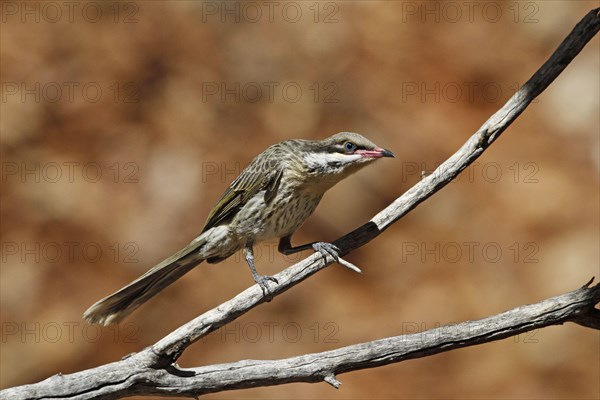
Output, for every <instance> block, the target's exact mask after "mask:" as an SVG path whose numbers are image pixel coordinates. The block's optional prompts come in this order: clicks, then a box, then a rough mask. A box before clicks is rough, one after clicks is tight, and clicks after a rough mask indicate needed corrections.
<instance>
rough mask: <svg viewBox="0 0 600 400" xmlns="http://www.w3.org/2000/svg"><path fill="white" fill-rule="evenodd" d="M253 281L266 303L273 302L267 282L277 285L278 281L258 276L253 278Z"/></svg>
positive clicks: (270, 277) (265, 276)
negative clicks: (258, 287)
mask: <svg viewBox="0 0 600 400" xmlns="http://www.w3.org/2000/svg"><path fill="white" fill-rule="evenodd" d="M254 280H255V281H256V283H257V284H258V286H260V289H261V290H262V292H263V296H265V299H266V301H271V300H273V293H272V292H271V289H269V282H275V283H276V284H279V281H278V280H277V279H276V278H274V277H272V276H270V275H258V276H256V277H255V278H254Z"/></svg>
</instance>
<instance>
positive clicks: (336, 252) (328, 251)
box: [312, 242, 362, 274]
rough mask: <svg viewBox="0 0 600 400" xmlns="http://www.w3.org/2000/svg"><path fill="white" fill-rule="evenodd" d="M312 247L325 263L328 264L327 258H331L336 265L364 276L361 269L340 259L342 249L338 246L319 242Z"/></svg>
mask: <svg viewBox="0 0 600 400" xmlns="http://www.w3.org/2000/svg"><path fill="white" fill-rule="evenodd" d="M312 247H313V249H315V251H316V252H318V253H319V254H321V256H323V261H325V262H327V256H330V257H331V258H333V260H334V261H335V262H336V263H338V264H340V265H343V266H344V267H346V268H348V269H351V270H352V271H354V272H358V273H359V274H362V271H361V270H360V268H358V267H357V266H356V265H354V264H352V263H350V262H348V261H346V260H344V259H343V258H342V257H340V249H339V247H337V246H336V245H334V244H331V243H327V242H317V243H315V244H313V246H312Z"/></svg>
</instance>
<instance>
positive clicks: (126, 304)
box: [83, 240, 204, 325]
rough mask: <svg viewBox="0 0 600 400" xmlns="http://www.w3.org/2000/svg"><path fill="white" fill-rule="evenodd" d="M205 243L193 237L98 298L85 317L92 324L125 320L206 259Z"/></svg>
mask: <svg viewBox="0 0 600 400" xmlns="http://www.w3.org/2000/svg"><path fill="white" fill-rule="evenodd" d="M203 244H204V243H203V242H202V241H198V240H196V241H193V242H192V243H190V244H189V245H187V246H186V247H185V248H184V249H182V250H180V251H178V252H177V253H175V254H173V255H172V256H171V257H169V258H167V259H166V260H164V261H162V262H161V263H159V264H158V265H156V266H155V267H154V268H152V269H150V270H149V271H148V272H146V273H145V274H144V275H142V276H140V277H139V278H138V279H136V280H135V281H133V282H131V283H130V284H129V285H127V286H125V287H124V288H122V289H120V290H118V291H117V292H115V293H113V294H111V295H109V296H107V297H105V298H103V299H102V300H99V301H97V302H96V303H95V304H94V305H92V306H91V307H90V308H88V309H87V311H86V312H85V313H84V314H83V318H85V319H86V320H87V321H88V322H89V323H91V324H100V325H110V324H114V323H119V322H121V321H122V320H123V319H124V318H125V317H126V316H128V315H129V314H131V313H132V312H133V311H134V310H135V309H136V308H138V307H139V306H141V305H142V304H144V303H145V302H146V301H148V300H149V299H150V298H152V297H154V296H155V295H157V294H158V293H159V292H160V291H161V290H163V289H164V288H166V287H167V286H169V285H170V284H172V283H173V282H175V281H176V280H177V279H179V278H181V277H182V276H183V275H185V274H186V273H187V272H189V271H190V270H191V269H192V268H194V267H195V266H196V265H198V264H199V263H201V262H202V261H204V258H203V257H202V256H201V255H200V254H199V251H198V250H199V248H200V247H201V246H202V245H203Z"/></svg>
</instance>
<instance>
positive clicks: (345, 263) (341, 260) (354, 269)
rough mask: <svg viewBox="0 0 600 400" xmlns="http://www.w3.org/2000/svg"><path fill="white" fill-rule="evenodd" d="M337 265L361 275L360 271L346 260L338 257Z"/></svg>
mask: <svg viewBox="0 0 600 400" xmlns="http://www.w3.org/2000/svg"><path fill="white" fill-rule="evenodd" d="M337 262H338V264H340V265H342V266H344V267H346V268H348V269H351V270H352V271H354V272H356V273H358V274H362V270H361V269H360V268H358V267H357V266H356V265H354V264H352V263H351V262H348V261H346V260H344V259H343V258H342V257H338V261H337Z"/></svg>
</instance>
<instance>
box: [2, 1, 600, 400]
mask: <svg viewBox="0 0 600 400" xmlns="http://www.w3.org/2000/svg"><path fill="white" fill-rule="evenodd" d="M597 5H598V2H596V1H590V2H586V1H577V2H570V1H552V2H491V3H486V2H473V3H468V4H466V3H463V2H439V3H438V2H401V1H397V2H389V1H368V2H367V1H357V2H278V1H275V2H264V3H262V2H244V3H238V2H192V1H177V2H175V1H152V2H150V1H145V2H119V3H118V2H70V3H69V2H65V3H62V2H35V1H31V2H10V1H8V2H3V3H2V5H1V6H2V28H1V29H2V31H1V42H0V44H1V74H0V76H1V80H2V103H1V125H0V126H1V140H2V149H1V155H2V197H1V217H2V224H1V235H2V240H1V246H2V252H1V254H2V266H1V323H2V342H1V369H0V386H1V387H2V388H6V387H9V386H14V385H21V384H25V383H33V382H37V381H39V380H42V379H45V378H46V377H48V376H50V375H52V374H55V373H57V372H62V373H71V372H75V371H79V370H82V369H86V368H92V367H95V366H98V365H100V364H103V363H107V362H110V361H114V360H118V359H120V358H121V357H123V356H124V355H126V354H128V353H130V352H134V351H138V350H140V349H142V348H144V347H146V346H148V345H151V344H153V343H154V342H156V341H157V340H158V339H160V338H162V337H163V336H165V335H166V334H167V333H169V332H170V331H172V330H173V329H175V328H176V327H178V326H180V325H181V324H183V323H185V322H187V321H188V320H190V319H192V318H193V317H195V316H197V315H199V314H201V313H202V312H204V311H206V310H209V309H211V308H213V307H215V306H217V305H219V304H220V303H222V302H223V301H225V300H227V299H229V298H231V297H233V296H234V295H236V294H237V293H239V292H240V291H242V290H244V289H246V288H247V287H248V286H250V285H251V284H252V283H253V281H252V278H251V275H250V272H249V270H248V267H247V265H246V263H245V262H244V261H243V258H242V257H240V255H239V254H238V255H236V256H234V257H231V258H230V259H228V260H227V261H225V262H223V263H221V264H216V265H206V264H202V265H201V267H199V268H197V269H196V270H194V271H192V272H190V273H189V274H188V275H187V276H185V278H184V279H182V280H180V281H179V282H177V283H176V284H174V285H173V286H171V287H169V288H168V289H167V290H165V291H164V292H163V293H162V294H161V295H160V296H158V297H156V298H155V299H153V300H152V301H150V302H149V303H147V304H146V305H145V306H143V307H142V308H141V309H139V310H138V311H137V312H135V313H134V314H133V315H131V316H130V318H128V319H127V320H126V321H125V322H124V323H122V324H121V325H120V326H118V327H106V328H98V327H95V326H92V327H90V326H88V325H87V324H86V323H85V322H84V321H83V320H82V319H81V315H82V313H83V311H84V310H85V309H86V308H87V307H88V306H89V305H91V304H92V303H94V302H95V301H96V300H98V299H99V298H101V297H104V296H106V295H108V294H109V293H112V292H113V291H115V290H117V289H119V288H120V287H122V286H123V285H125V284H127V283H129V282H130V281H131V280H133V279H135V278H137V277H138V276H139V275H140V274H142V273H143V272H145V271H146V270H147V269H148V268H150V267H151V266H153V265H154V264H155V263H157V262H159V261H161V260H162V259H163V258H166V257H167V256H169V255H171V254H172V253H174V252H175V251H177V250H179V249H180V248H182V247H183V246H185V245H186V244H187V243H188V242H189V241H190V240H191V239H192V238H194V237H195V236H196V235H197V234H198V233H199V232H200V230H201V229H202V226H203V224H204V221H205V219H206V216H207V215H208V213H209V211H210V209H211V208H212V206H213V204H214V203H215V202H216V200H217V199H218V198H219V197H220V195H221V193H222V192H223V190H224V189H225V188H226V187H227V185H228V184H229V183H230V182H231V181H232V180H233V179H234V178H235V176H236V175H237V174H238V173H239V172H240V170H241V169H242V168H243V167H244V166H245V165H246V164H247V163H248V162H249V161H250V160H251V159H252V158H253V157H254V156H255V155H256V154H258V153H259V152H261V151H262V150H264V149H265V148H266V147H268V146H269V145H271V144H273V143H275V142H278V141H281V140H285V139H291V138H307V139H321V138H324V137H326V136H329V135H331V134H333V133H336V132H339V131H356V132H360V133H363V134H364V135H366V136H367V137H369V138H370V139H372V140H373V141H374V142H376V143H377V144H379V145H381V146H383V147H386V148H389V149H391V150H392V151H394V152H395V153H396V156H397V158H395V159H386V160H383V161H380V162H378V163H377V164H376V165H374V166H372V167H370V168H368V169H366V170H364V171H361V172H360V173H359V174H357V175H356V176H353V177H352V178H350V179H347V180H346V181H344V182H342V183H341V184H339V185H338V186H337V187H335V188H334V189H333V190H331V191H330V192H329V193H328V194H327V195H326V196H325V198H324V200H323V202H322V203H321V205H320V207H319V208H318V209H317V211H316V213H315V215H314V216H312V217H311V218H310V219H309V220H308V221H307V223H306V224H305V225H304V227H302V228H301V229H300V231H299V232H298V233H297V234H296V235H295V237H294V243H296V244H300V243H305V242H308V241H314V240H323V241H332V240H335V239H336V238H338V237H339V236H341V235H343V234H345V233H347V232H349V231H350V230H352V229H354V228H356V227H357V226H359V225H361V224H363V223H365V222H366V221H368V220H369V219H370V218H371V217H372V216H373V215H374V214H376V213H377V212H378V211H379V210H381V209H382V208H383V207H385V206H386V205H388V204H389V203H390V202H391V201H393V200H394V199H395V198H397V197H398V196H400V195H401V194H402V193H403V192H404V191H406V190H407V189H408V188H410V187H411V186H412V185H414V184H415V183H417V182H418V181H419V179H420V176H421V172H422V171H432V170H433V169H435V167H436V166H437V165H438V164H439V163H441V162H443V161H444V160H445V159H446V158H447V157H449V156H450V155H451V154H452V153H453V152H455V151H456V150H457V149H458V147H459V146H460V145H462V144H463V142H464V141H465V140H466V139H467V138H468V137H469V136H470V135H471V134H472V133H473V132H475V131H476V130H477V129H478V128H479V127H480V125H481V124H482V123H483V122H484V121H485V120H486V119H487V118H488V117H489V116H490V115H491V114H492V113H494V112H495V111H496V110H497V109H498V108H500V107H501V106H502V105H503V104H504V102H505V101H506V100H507V99H508V98H509V97H510V96H511V95H512V94H513V93H514V92H515V90H517V89H518V87H519V86H521V85H522V84H523V83H524V82H525V81H526V80H527V79H528V78H529V77H530V76H531V75H532V74H533V73H534V72H535V71H536V70H537V69H538V68H539V67H540V66H541V65H542V63H543V62H544V61H546V59H547V58H548V57H549V56H550V54H551V53H552V52H553V51H554V49H555V48H556V47H557V46H558V44H559V43H560V42H561V41H562V40H563V39H564V37H565V36H566V35H567V34H568V33H569V32H570V31H571V29H572V28H573V27H574V26H575V24H576V23H577V22H578V21H579V20H580V19H581V18H582V17H583V16H584V15H585V14H586V13H587V12H588V11H589V10H591V9H592V8H593V7H596V6H597ZM598 46H599V42H598V37H596V38H594V40H592V42H591V43H589V44H588V45H587V47H586V48H585V49H584V50H583V51H582V53H581V54H580V55H579V56H577V58H576V59H575V60H574V61H573V63H572V64H571V65H569V66H568V68H567V69H566V71H565V72H564V73H563V74H562V75H560V77H559V78H558V79H557V80H556V81H555V82H554V83H553V84H552V85H551V87H550V88H549V89H548V90H546V91H545V92H544V93H543V94H542V95H541V96H540V97H539V99H538V100H537V101H536V102H535V103H534V104H532V105H531V106H530V107H529V108H528V109H527V110H526V111H525V113H524V114H523V115H521V116H520V117H519V118H518V119H517V121H516V122H515V123H513V124H512V125H511V126H510V128H509V129H508V130H507V131H506V132H505V133H504V135H503V136H502V137H501V138H500V139H499V140H498V141H497V142H496V143H495V144H494V145H493V146H492V147H491V148H490V149H489V150H488V151H486V152H485V153H484V154H483V156H482V157H481V158H480V159H479V160H478V161H477V163H476V164H475V165H473V166H472V167H471V168H469V169H467V170H466V171H464V172H463V174H462V175H461V177H460V179H459V180H458V181H457V182H454V183H452V184H450V185H448V186H447V187H446V188H444V189H443V190H442V191H440V192H439V193H437V194H436V195H435V196H434V197H433V198H431V199H430V200H428V201H427V202H425V203H424V204H422V205H421V206H419V207H418V208H417V209H415V210H414V211H413V212H411V213H410V214H409V215H408V216H406V217H405V218H403V219H402V220H400V221H398V222H397V223H396V224H395V225H393V226H392V227H391V228H390V229H388V230H387V231H386V232H385V233H384V234H383V235H381V236H380V237H378V238H377V239H376V240H374V241H373V242H371V243H369V244H368V245H366V246H365V247H364V248H361V249H358V250H356V251H354V252H352V253H351V254H350V255H348V256H347V259H348V260H349V261H351V262H353V263H354V264H356V265H358V266H360V267H361V268H362V269H363V271H364V275H363V276H359V275H356V274H355V273H353V272H351V271H349V270H347V269H345V268H341V267H340V266H338V265H332V266H331V267H329V268H328V269H326V270H325V271H322V272H320V273H319V274H317V275H316V276H313V277H312V278H311V279H309V280H307V281H305V282H303V283H302V284H301V285H299V286H297V287H294V288H293V289H292V290H290V291H288V292H286V293H285V294H283V295H281V296H279V297H277V298H276V299H275V300H274V301H273V302H271V303H268V304H263V305H261V306H260V307H258V308H257V309H255V310H252V311H251V312H249V313H247V314H246V315H244V316H243V317H241V318H239V319H238V320H237V321H236V322H234V323H233V324H231V325H228V326H227V327H225V328H223V329H221V330H219V331H217V332H215V333H213V334H211V335H210V336H209V337H208V338H206V339H205V340H202V341H200V342H198V343H197V344H195V345H193V346H192V347H190V348H189V349H188V350H187V351H186V352H185V353H184V355H183V356H182V358H181V359H180V361H179V364H180V365H181V366H183V367H192V366H201V365H207V364H212V363H222V362H230V361H236V360H240V359H248V358H254V359H278V358H284V357H290V356H295V355H300V354H304V353H308V352H317V351H324V350H329V349H334V348H338V347H341V346H345V345H349V344H354V343H358V342H363V341H369V340H374V339H379V338H383V337H387V336H394V335H399V334H402V333H413V332H417V331H422V330H426V329H431V328H434V327H436V326H440V325H444V324H449V323H453V322H460V321H464V320H472V319H478V318H483V317H486V316H489V315H493V314H496V313H499V312H502V311H505V310H507V309H511V308H513V307H516V306H519V305H523V304H529V303H534V302H537V301H540V300H542V299H544V298H547V297H551V296H555V295H558V294H561V293H564V292H567V291H571V290H574V289H575V288H578V287H580V286H582V285H583V284H584V283H585V282H587V281H588V280H589V279H590V278H591V277H592V276H596V278H598V277H599V275H600V271H599V267H598V266H599V265H600V260H599V257H600V256H599V244H598V243H599V207H598V204H599V190H598V184H599V181H598V179H599V176H598V168H599V143H598V140H599V112H598V110H599V95H598V92H599V90H598V88H599V85H600V82H599V81H600V80H599V72H598V71H600V63H599V52H598ZM276 246H277V243H276V242H273V243H265V244H263V245H261V246H260V247H259V248H258V249H257V250H256V257H257V266H258V269H259V271H261V272H262V273H263V274H274V273H277V272H278V271H280V270H282V269H284V268H285V267H286V266H289V265H291V264H292V263H294V262H296V261H298V260H299V259H300V257H304V256H307V255H308V254H310V253H308V252H307V253H303V254H302V255H301V256H295V257H283V256H280V255H279V254H277V251H276ZM599 353H600V340H599V335H598V332H594V331H592V330H589V329H585V328H583V327H580V326H576V325H573V324H567V325H565V326H556V327H550V328H546V329H543V330H539V331H534V332H531V333H528V334H523V335H520V336H518V337H515V338H510V339H506V340H503V341H499V342H495V343H491V344H486V345H482V346H477V347H471V348H467V349H463V350H458V351H452V352H448V353H444V354H441V355H437V356H434V357H428V358H425V359H417V360H411V361H407V362H403V363H400V364H394V365H391V366H387V367H383V368H378V369H370V370H363V371H357V372H353V373H349V374H344V375H342V376H340V377H339V379H340V380H341V381H342V382H343V385H342V387H341V389H340V390H333V389H332V388H331V387H330V386H329V385H327V384H326V383H321V384H291V385H284V386H277V387H268V388H257V389H250V390H241V391H235V392H226V393H221V394H214V395H210V396H207V398H231V397H233V398H306V399H312V398H364V397H372V398H399V399H408V398H423V399H438V398H439V399H442V398H455V399H459V398H494V399H512V398H519V399H539V398H570V399H579V398H580V399H591V398H598V397H599V396H600V389H599V384H600V382H599V378H598V377H599V376H600V367H599V364H600V362H599V360H600V355H599Z"/></svg>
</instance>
